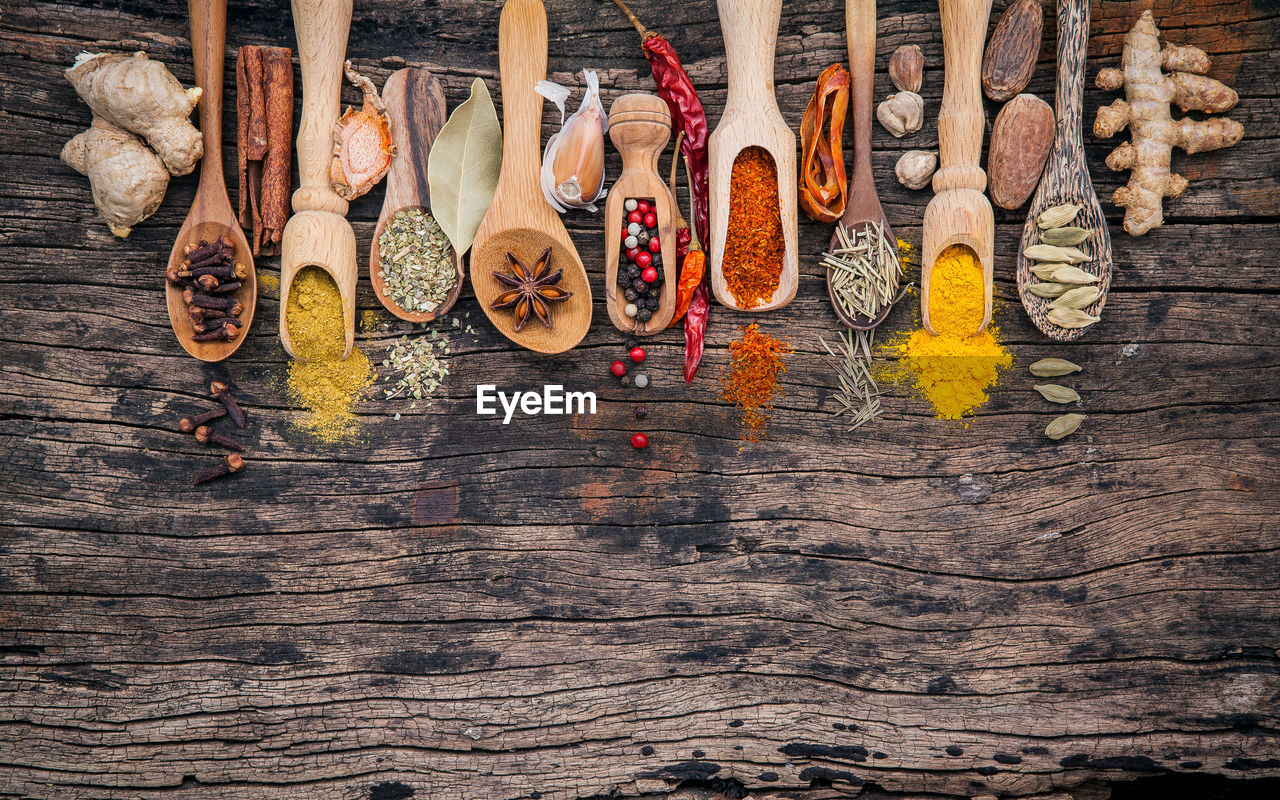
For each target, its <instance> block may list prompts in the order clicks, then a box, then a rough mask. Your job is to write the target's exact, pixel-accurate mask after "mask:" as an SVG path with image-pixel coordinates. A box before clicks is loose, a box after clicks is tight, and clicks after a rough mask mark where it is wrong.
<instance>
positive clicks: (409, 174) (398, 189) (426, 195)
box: [369, 67, 463, 322]
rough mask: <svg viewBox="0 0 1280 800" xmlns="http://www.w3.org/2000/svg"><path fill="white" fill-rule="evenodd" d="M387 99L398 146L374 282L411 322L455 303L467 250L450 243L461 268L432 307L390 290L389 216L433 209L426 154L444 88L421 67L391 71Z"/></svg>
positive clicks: (372, 268)
mask: <svg viewBox="0 0 1280 800" xmlns="http://www.w3.org/2000/svg"><path fill="white" fill-rule="evenodd" d="M382 101H383V102H384V103H386V106H387V116H388V117H390V119H391V141H393V142H395V143H396V147H397V149H398V152H397V153H396V157H395V158H393V159H392V160H391V168H390V170H388V171H387V184H386V186H387V191H386V196H385V197H384V198H383V201H382V213H381V214H379V215H378V227H377V228H376V229H375V230H374V233H373V244H372V246H371V247H370V248H369V282H370V283H372V284H373V293H374V294H375V295H377V297H378V300H380V301H381V302H382V305H383V307H384V308H386V309H387V310H388V311H390V312H391V313H392V314H395V315H396V316H397V317H399V318H400V319H402V320H405V321H407V322H430V321H432V320H433V319H436V318H437V317H439V316H441V315H443V314H445V313H446V312H448V311H449V309H451V308H453V304H454V303H455V302H457V300H458V295H459V294H460V293H461V292H462V280H463V266H462V264H463V262H462V256H461V255H460V254H458V253H456V252H454V250H453V246H452V245H446V246H447V247H448V248H449V253H450V254H451V255H452V257H453V262H454V269H455V272H456V275H455V279H454V283H453V288H452V289H451V290H450V291H449V294H448V295H447V296H446V297H445V299H444V300H443V301H442V302H441V303H440V305H438V306H436V307H435V308H434V309H432V310H430V311H409V310H406V309H405V308H403V307H401V306H400V304H399V303H397V302H396V301H395V300H393V299H391V297H390V296H388V295H387V286H386V282H385V281H384V280H383V278H382V269H381V267H382V253H381V249H380V248H379V246H378V242H379V240H380V239H381V238H382V232H383V230H384V229H385V228H386V226H387V222H388V221H390V219H391V218H392V217H393V216H395V215H396V214H397V213H399V212H401V211H407V210H410V209H419V210H421V211H424V212H426V213H428V214H430V213H431V187H430V185H429V184H428V183H427V156H428V154H429V153H430V152H431V145H432V143H434V142H435V139H436V134H438V133H440V128H441V127H442V126H443V125H444V121H445V116H446V114H445V110H446V106H445V99H444V90H443V89H442V88H441V87H440V81H438V80H437V79H436V77H435V76H434V75H432V74H431V73H430V72H428V71H427V70H425V69H422V68H421V67H418V68H410V69H402V70H397V71H395V72H393V73H391V77H389V78H387V82H386V83H385V84H384V85H383V87H382Z"/></svg>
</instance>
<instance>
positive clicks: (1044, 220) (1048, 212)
mask: <svg viewBox="0 0 1280 800" xmlns="http://www.w3.org/2000/svg"><path fill="white" fill-rule="evenodd" d="M1079 213H1080V206H1076V205H1072V204H1071V203H1066V204H1063V205H1060V206H1054V207H1053V208H1046V209H1045V210H1044V211H1041V212H1040V216H1038V217H1036V225H1038V226H1040V229H1041V230H1044V229H1046V228H1060V227H1062V226H1063V225H1069V224H1070V223H1072V222H1074V221H1075V218H1076V215H1077V214H1079Z"/></svg>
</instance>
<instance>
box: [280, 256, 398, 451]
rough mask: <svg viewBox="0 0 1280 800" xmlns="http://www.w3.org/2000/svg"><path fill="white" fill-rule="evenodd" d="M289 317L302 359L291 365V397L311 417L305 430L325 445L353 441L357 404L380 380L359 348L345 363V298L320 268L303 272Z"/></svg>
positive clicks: (293, 288)
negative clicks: (369, 388) (377, 379)
mask: <svg viewBox="0 0 1280 800" xmlns="http://www.w3.org/2000/svg"><path fill="white" fill-rule="evenodd" d="M285 315H286V316H285V321H286V324H287V325H288V327H289V338H290V339H292V340H293V352H294V353H295V354H296V355H297V356H298V357H297V358H296V359H294V360H293V361H292V362H290V364H289V393H290V394H291V395H292V396H293V398H294V400H296V401H297V402H298V403H300V404H301V405H302V406H303V407H304V408H306V409H307V411H309V412H310V416H309V417H308V418H307V419H306V420H304V421H303V422H302V423H301V427H302V428H303V430H305V431H307V432H309V433H311V434H313V435H315V436H316V437H317V438H318V439H320V440H321V441H324V442H330V443H333V442H342V441H347V440H350V439H351V438H353V437H354V436H355V434H356V432H357V431H358V430H359V420H358V419H357V418H356V415H355V413H354V410H353V407H354V405H355V402H356V400H357V399H358V398H359V396H360V393H361V392H363V391H364V390H365V389H366V388H368V387H369V386H371V385H372V384H373V382H374V379H375V378H376V377H377V376H376V375H375V373H374V369H373V365H372V364H370V363H369V359H368V357H367V356H365V354H364V353H363V352H361V351H360V350H359V348H355V347H353V348H351V355H350V356H348V357H347V358H346V359H345V360H344V359H343V358H342V352H343V350H345V349H346V322H345V320H344V318H343V308H342V295H341V294H340V293H339V292H338V286H337V284H335V283H334V282H333V278H331V277H329V273H327V272H325V271H324V270H322V269H319V268H317V267H307V268H306V269H304V270H302V271H301V272H299V273H298V275H297V277H295V278H294V279H293V284H292V285H291V286H290V287H289V302H288V305H287V307H286V310H285Z"/></svg>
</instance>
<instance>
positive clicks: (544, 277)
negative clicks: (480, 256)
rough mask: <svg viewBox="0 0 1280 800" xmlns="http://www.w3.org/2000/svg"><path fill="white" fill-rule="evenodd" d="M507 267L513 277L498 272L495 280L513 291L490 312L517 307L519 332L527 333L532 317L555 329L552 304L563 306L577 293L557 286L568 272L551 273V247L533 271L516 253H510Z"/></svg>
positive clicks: (540, 257)
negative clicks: (509, 268)
mask: <svg viewBox="0 0 1280 800" xmlns="http://www.w3.org/2000/svg"><path fill="white" fill-rule="evenodd" d="M507 263H508V264H509V265H510V266H511V273H512V274H511V275H506V274H503V273H501V272H498V271H496V270H495V271H494V273H493V277H494V278H496V279H497V280H500V281H502V282H503V283H505V284H506V285H508V286H511V287H513V288H511V289H508V290H507V291H505V292H503V293H502V294H500V295H498V296H497V297H496V298H494V301H493V302H492V303H491V304H490V305H489V308H492V309H498V308H511V307H512V306H514V307H515V312H514V313H515V329H516V331H521V330H524V325H525V323H526V322H528V321H529V315H530V313H532V314H533V315H534V316H536V317H537V318H538V320H539V321H540V322H541V323H542V324H543V325H546V326H547V327H548V328H550V327H551V326H552V317H551V305H550V304H551V303H562V302H564V301H565V300H568V299H569V298H570V297H573V292H571V291H569V290H567V289H561V288H560V287H559V286H556V284H557V283H559V282H560V277H561V276H562V275H563V274H564V270H559V269H558V270H556V271H555V272H552V271H551V248H550V247H548V248H547V249H546V250H543V251H542V255H540V256H538V260H537V261H536V262H534V265H533V267H532V268H530V267H528V266H526V265H525V263H524V262H523V261H521V260H520V259H519V258H516V255H515V253H507Z"/></svg>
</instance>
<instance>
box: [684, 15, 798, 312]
mask: <svg viewBox="0 0 1280 800" xmlns="http://www.w3.org/2000/svg"><path fill="white" fill-rule="evenodd" d="M716 5H717V7H718V8H719V11H720V29H721V31H722V32H723V33H724V50H725V60H726V62H727V63H728V66H729V93H728V98H727V100H726V101H725V107H724V115H723V116H722V117H721V118H720V124H719V125H717V126H716V130H715V132H714V133H712V134H711V138H710V140H709V141H708V143H707V147H708V150H709V152H708V158H709V161H710V163H709V168H708V181H709V188H708V191H709V192H710V196H711V289H712V291H714V292H715V295H716V300H718V301H720V303H721V304H722V305H725V306H728V307H729V308H734V309H738V310H745V309H743V306H742V305H741V304H740V303H739V302H738V300H737V298H735V297H734V296H733V292H731V291H730V290H729V285H728V283H727V282H726V281H725V279H724V272H723V263H724V253H725V244H726V242H727V239H728V236H729V235H730V231H729V199H730V196H731V187H730V183H731V181H732V179H733V162H734V161H735V160H736V159H737V158H738V154H739V153H741V152H742V151H743V150H745V149H746V148H748V147H760V148H763V149H764V150H765V151H767V152H768V153H769V155H770V156H771V157H772V158H773V163H774V164H775V165H776V166H777V168H778V187H777V188H778V210H779V212H780V216H781V220H782V234H783V239H784V240H785V245H786V252H785V254H784V257H783V263H782V273H781V274H780V275H779V278H778V288H777V289H775V290H774V292H773V296H772V297H771V298H769V300H767V301H766V302H764V303H761V304H760V305H758V306H755V307H754V308H752V309H749V310H751V311H772V310H773V309H775V308H781V307H783V306H785V305H786V304H787V303H790V302H791V300H792V298H794V297H795V296H796V289H797V288H798V287H799V285H800V263H799V255H798V250H797V249H796V234H797V230H798V229H797V219H796V135H795V134H794V133H792V132H791V128H790V126H788V125H787V123H786V121H785V120H783V118H782V112H781V111H779V110H778V100H777V98H776V97H775V96H774V92H773V61H774V50H775V49H776V47H777V44H778V21H779V19H780V18H781V15H782V0H717V3H716Z"/></svg>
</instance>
